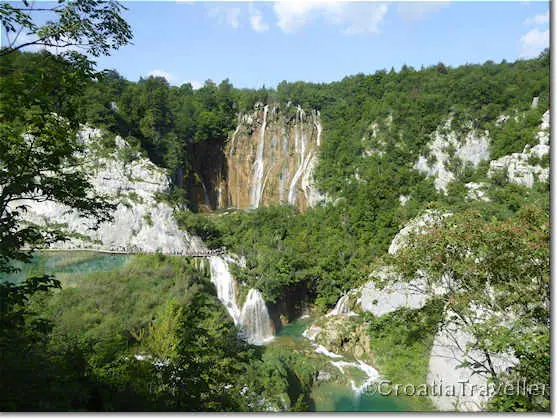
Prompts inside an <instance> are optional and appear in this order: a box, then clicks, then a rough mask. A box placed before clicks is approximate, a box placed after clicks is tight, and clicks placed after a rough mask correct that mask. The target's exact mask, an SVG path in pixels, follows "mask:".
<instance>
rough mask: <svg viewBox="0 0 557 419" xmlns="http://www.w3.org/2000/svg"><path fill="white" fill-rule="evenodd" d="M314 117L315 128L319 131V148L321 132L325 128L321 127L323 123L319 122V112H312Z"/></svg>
mask: <svg viewBox="0 0 557 419" xmlns="http://www.w3.org/2000/svg"><path fill="white" fill-rule="evenodd" d="M312 115H313V124H314V125H315V128H316V129H317V141H316V143H317V147H319V146H320V145H321V132H322V131H323V127H322V126H321V122H320V121H319V118H318V117H319V116H320V114H319V111H315V110H314V111H313V112H312Z"/></svg>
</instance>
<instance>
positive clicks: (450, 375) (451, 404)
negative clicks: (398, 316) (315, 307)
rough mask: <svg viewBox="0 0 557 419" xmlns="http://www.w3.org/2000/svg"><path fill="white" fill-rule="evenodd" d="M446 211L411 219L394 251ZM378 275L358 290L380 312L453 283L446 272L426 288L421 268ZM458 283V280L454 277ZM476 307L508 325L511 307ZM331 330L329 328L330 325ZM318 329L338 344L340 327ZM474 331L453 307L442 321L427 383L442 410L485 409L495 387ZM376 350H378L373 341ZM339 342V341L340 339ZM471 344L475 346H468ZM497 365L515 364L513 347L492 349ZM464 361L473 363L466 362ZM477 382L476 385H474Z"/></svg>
mask: <svg viewBox="0 0 557 419" xmlns="http://www.w3.org/2000/svg"><path fill="white" fill-rule="evenodd" d="M444 216H446V214H441V213H438V212H433V211H428V212H425V213H424V214H423V215H422V216H420V217H417V218H415V219H414V220H412V221H411V222H410V223H408V224H407V225H406V226H405V227H404V228H403V229H402V230H401V231H400V232H399V233H398V234H397V235H396V236H395V238H394V239H393V241H392V243H391V246H390V248H389V253H390V254H392V255H396V253H397V252H398V251H399V250H400V249H401V248H402V247H403V246H404V245H405V243H406V239H407V238H408V236H409V234H411V233H418V234H419V233H420V231H423V229H424V228H425V227H426V226H428V225H431V224H433V223H435V222H436V221H437V220H439V219H440V218H441V217H444ZM373 276H374V277H375V278H376V279H377V280H379V281H380V282H385V283H386V284H387V285H386V286H385V287H384V288H382V289H378V287H377V286H376V283H375V281H370V282H368V283H366V284H365V285H364V286H363V287H362V288H360V290H359V292H360V293H361V296H360V298H359V300H358V303H359V304H360V307H361V308H362V310H364V311H368V312H371V313H373V314H374V315H375V316H377V317H380V316H383V315H385V314H388V313H391V312H393V311H395V310H397V309H399V308H402V307H405V308H410V309H419V308H421V307H423V306H424V304H425V303H426V301H427V299H428V298H431V297H432V296H434V295H442V294H444V293H446V290H447V289H448V287H449V286H450V285H451V283H453V281H452V279H451V278H450V277H449V276H448V275H446V276H445V277H444V281H443V285H441V286H439V287H438V288H437V289H426V285H425V283H426V281H425V277H424V276H423V274H421V273H420V272H417V273H416V279H414V280H413V281H410V282H409V283H405V282H401V281H398V280H397V278H396V276H395V274H394V273H393V272H392V271H391V270H390V269H389V268H388V267H384V268H380V269H377V270H376V271H375V272H374V274H373ZM453 284H454V283H453ZM472 312H473V313H476V316H475V318H474V319H473V320H472V321H473V323H474V324H478V323H481V322H484V321H486V319H488V321H492V320H493V319H494V318H495V319H497V321H498V322H499V324H500V325H502V326H504V325H505V324H506V322H507V321H508V319H509V313H501V314H497V313H488V312H486V311H485V310H483V309H481V308H480V307H474V309H473V310H472ZM325 330H327V328H325ZM314 335H315V336H317V337H319V336H322V335H324V336H327V337H328V338H329V339H328V342H327V343H328V344H329V345H330V347H332V348H335V343H336V341H337V340H338V338H337V336H336V334H335V333H330V332H329V333H325V332H322V331H321V330H318V331H315V332H314ZM475 343H476V342H475V339H474V337H473V336H472V335H471V334H470V333H469V332H468V331H467V329H466V327H465V326H463V325H462V324H460V323H459V322H458V320H457V317H456V316H455V315H454V313H453V312H452V311H451V310H450V309H446V312H445V319H444V320H443V321H442V322H441V324H440V325H439V329H438V331H437V333H436V335H435V338H434V342H433V345H432V349H431V353H430V359H429V371H428V375H427V384H428V385H430V386H431V388H432V389H433V390H432V396H431V400H432V401H433V403H434V405H435V406H436V407H437V408H438V409H439V410H443V411H454V410H459V411H480V410H484V409H485V407H486V404H487V402H488V401H489V399H490V397H491V395H492V394H493V393H491V395H490V393H489V387H488V377H487V375H486V374H485V371H482V370H483V368H484V367H482V365H483V366H485V365H487V355H486V353H484V352H483V351H480V350H478V349H474V344H475ZM370 344H371V350H372V351H373V342H371V343H370ZM337 346H338V344H337ZM469 347H470V348H469ZM488 355H489V357H490V360H491V362H492V365H493V369H494V370H495V372H496V374H500V373H502V372H504V371H505V370H506V369H507V368H509V367H512V366H513V365H516V364H517V362H518V360H517V359H516V358H515V357H514V356H513V355H512V354H509V353H489V354H488ZM464 362H467V363H469V366H466V367H463V366H461V365H462V364H463V363H464ZM474 386H475V387H474Z"/></svg>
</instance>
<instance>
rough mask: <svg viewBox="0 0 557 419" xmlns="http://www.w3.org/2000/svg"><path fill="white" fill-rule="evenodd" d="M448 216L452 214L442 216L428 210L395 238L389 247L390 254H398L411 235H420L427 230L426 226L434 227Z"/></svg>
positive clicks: (407, 225)
mask: <svg viewBox="0 0 557 419" xmlns="http://www.w3.org/2000/svg"><path fill="white" fill-rule="evenodd" d="M448 215H450V214H441V213H440V212H438V211H432V210H427V211H425V212H424V213H423V214H422V215H421V216H419V217H416V218H414V219H413V220H411V221H410V222H409V223H408V224H406V226H404V228H403V229H402V230H400V231H399V232H398V233H397V234H396V236H395V237H394V238H393V241H392V242H391V245H390V246H389V254H391V255H394V254H396V253H397V252H398V251H399V250H400V249H401V248H402V246H403V245H404V243H405V242H406V240H407V238H408V236H409V235H410V234H419V233H421V232H422V231H424V230H425V227H426V226H432V225H434V224H435V223H437V222H439V221H440V220H441V219H442V218H444V217H446V216H448Z"/></svg>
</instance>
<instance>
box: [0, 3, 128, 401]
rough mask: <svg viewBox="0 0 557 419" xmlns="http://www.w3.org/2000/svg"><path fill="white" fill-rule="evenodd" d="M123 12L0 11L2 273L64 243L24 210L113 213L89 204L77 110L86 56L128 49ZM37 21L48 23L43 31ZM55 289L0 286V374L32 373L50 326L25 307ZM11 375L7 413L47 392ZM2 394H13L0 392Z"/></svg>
mask: <svg viewBox="0 0 557 419" xmlns="http://www.w3.org/2000/svg"><path fill="white" fill-rule="evenodd" d="M120 10H121V6H120V5H118V3H116V2H114V1H97V0H83V1H77V2H73V1H72V2H70V1H59V2H58V3H57V5H56V6H53V7H48V8H34V7H33V6H30V5H29V2H28V1H23V5H22V6H21V7H15V6H14V5H12V3H7V2H5V3H1V4H0V23H1V26H2V28H1V30H2V31H3V33H5V34H6V38H7V39H8V46H6V47H4V48H2V49H0V76H1V77H0V92H1V93H0V273H6V272H12V271H16V270H17V268H16V267H15V266H14V263H13V262H14V261H20V262H29V261H30V260H31V257H32V251H33V250H34V249H35V248H36V247H37V246H39V245H46V244H49V243H52V242H54V241H58V240H65V239H67V238H68V233H67V232H65V231H63V229H62V228H60V226H50V227H49V226H42V225H37V224H33V223H25V222H24V221H23V215H24V213H25V212H26V211H27V210H28V207H29V205H30V203H31V202H45V201H56V202H58V203H62V204H65V205H66V206H67V207H69V208H71V209H74V210H77V211H78V212H79V213H80V214H81V215H84V216H88V217H92V218H93V219H95V220H96V221H97V224H98V223H100V222H102V221H105V220H108V219H110V210H111V208H113V205H111V204H110V203H109V202H108V201H107V200H106V199H105V198H104V197H103V196H98V195H97V194H96V192H95V190H94V187H93V185H92V184H91V183H90V181H89V178H88V175H87V174H85V173H83V171H82V170H80V165H81V163H82V157H83V154H84V153H83V152H84V142H83V141H80V140H79V139H78V135H77V133H78V129H79V127H80V123H81V122H84V121H82V120H81V118H80V116H79V112H78V110H77V100H78V98H79V96H81V95H82V94H83V92H84V90H85V88H86V86H87V84H88V83H89V82H90V80H91V78H92V77H93V76H94V75H95V72H94V62H93V61H91V59H90V58H89V57H88V56H87V55H85V54H88V55H90V56H99V55H101V54H108V53H109V51H110V50H111V49H113V48H118V47H120V46H122V45H125V44H126V43H127V42H128V41H129V40H130V39H131V36H132V35H131V30H130V27H129V26H128V24H127V23H126V22H125V21H124V20H123V19H122V18H121V16H120V14H119V13H120ZM37 13H38V14H41V13H42V14H46V15H47V16H46V17H54V19H51V20H49V21H48V22H47V23H45V24H42V25H40V24H38V23H37V21H38V20H39V19H37ZM22 36H23V37H24V38H25V39H23V40H22V39H21V37H22ZM37 46H38V47H43V48H46V47H57V48H62V50H61V51H59V52H60V54H58V55H55V54H52V53H50V52H48V51H46V50H43V51H41V52H40V53H37V54H31V53H21V52H20V50H22V49H24V48H25V47H37ZM74 48H78V49H80V50H81V51H82V53H79V52H77V51H76V50H75V49H74ZM24 246H26V247H27V248H24ZM59 286H60V283H59V282H58V281H57V280H55V279H54V277H52V276H50V275H40V276H32V277H30V278H27V279H26V280H25V281H24V282H23V283H22V284H18V285H14V284H12V283H3V284H0V354H1V355H2V360H1V362H0V363H1V364H2V365H5V363H9V364H10V365H18V362H17V360H21V361H22V365H23V363H25V365H27V366H30V365H33V362H34V361H36V360H37V359H39V358H37V357H36V356H35V354H36V353H38V352H41V351H40V348H39V346H37V345H36V343H37V342H38V341H42V342H43V343H44V341H46V338H47V336H48V330H49V323H48V322H47V321H45V320H43V319H32V318H31V315H32V313H30V312H29V311H28V310H27V308H26V304H27V302H28V300H29V297H30V296H31V295H33V294H34V293H36V292H37V291H47V290H48V289H50V288H57V287H59ZM27 360H31V361H33V362H31V361H29V362H27ZM23 361H25V362H23ZM39 365H40V363H39ZM6 370H7V369H6ZM16 370H17V369H15V370H14V369H11V372H12V374H10V373H8V372H6V374H2V380H1V381H0V387H1V388H2V393H3V394H5V395H7V396H8V403H9V409H16V410H17V408H18V407H20V408H21V405H19V404H18V400H19V401H21V399H20V398H18V397H15V398H11V399H10V396H9V394H18V391H19V393H20V394H26V389H29V388H35V389H36V388H41V385H44V383H43V384H39V383H40V382H41V374H40V373H38V372H37V368H26V367H24V366H22V367H21V369H20V370H19V371H18V373H15V371H16ZM16 374H17V377H16V376H15V375H16ZM8 388H10V389H11V391H12V392H13V393H8V392H7V391H5V389H8ZM30 400H33V398H32V397H31V398H30ZM22 403H23V404H24V405H25V403H26V402H22ZM31 408H35V409H36V408H39V407H38V406H32V407H31Z"/></svg>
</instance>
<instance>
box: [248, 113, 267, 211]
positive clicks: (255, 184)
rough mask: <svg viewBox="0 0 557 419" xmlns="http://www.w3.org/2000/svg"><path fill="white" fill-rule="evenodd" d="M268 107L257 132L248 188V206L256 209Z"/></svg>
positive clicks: (262, 166)
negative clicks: (255, 150) (251, 173)
mask: <svg viewBox="0 0 557 419" xmlns="http://www.w3.org/2000/svg"><path fill="white" fill-rule="evenodd" d="M268 111H269V106H268V105H267V106H265V108H264V110H263V123H262V124H261V128H260V132H259V143H258V144H257V154H256V156H255V163H253V178H252V185H251V188H250V206H251V207H252V208H257V207H258V206H259V202H260V201H261V192H262V190H263V170H264V163H265V161H264V160H263V152H264V151H265V127H266V126H267V112H268Z"/></svg>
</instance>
